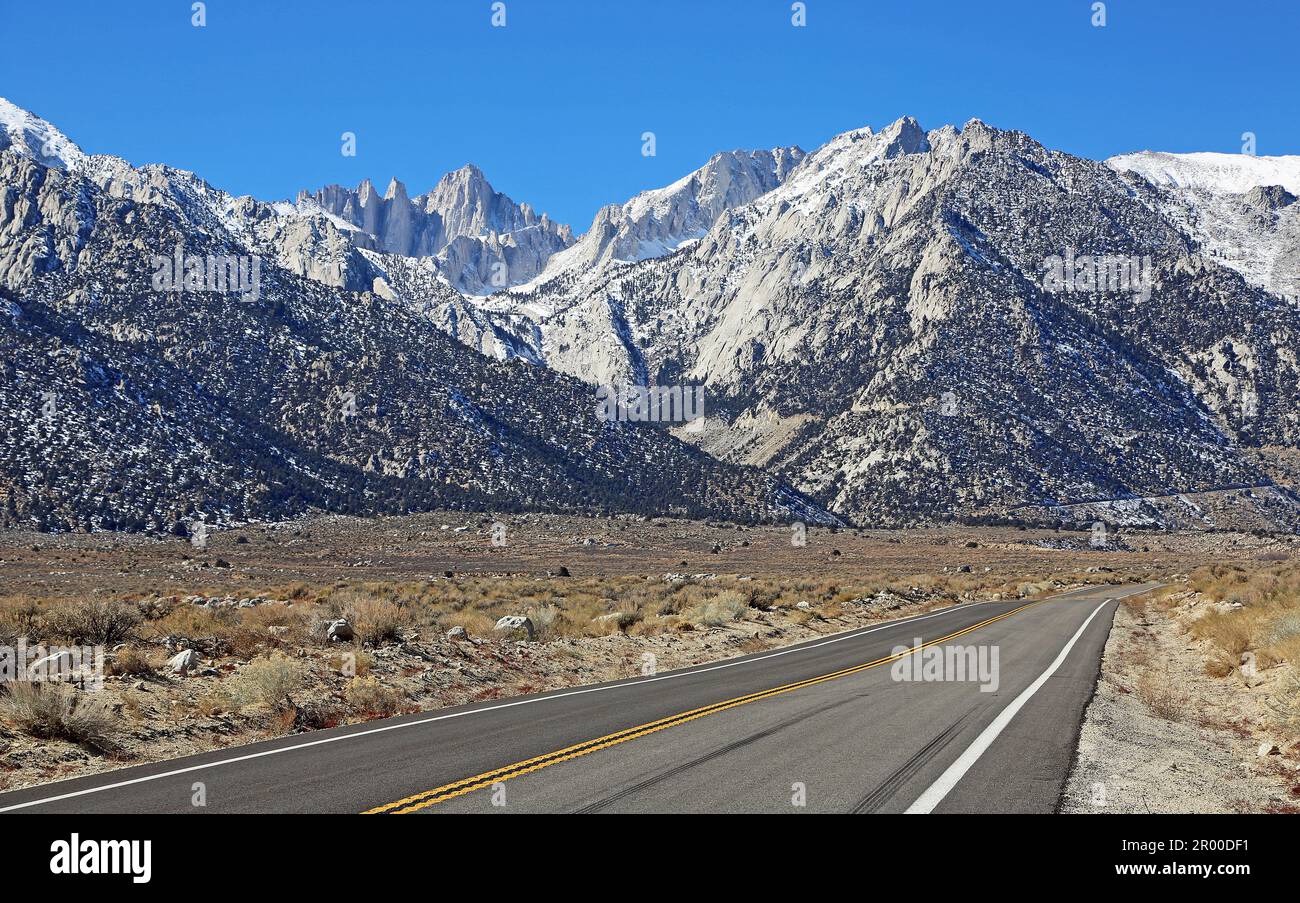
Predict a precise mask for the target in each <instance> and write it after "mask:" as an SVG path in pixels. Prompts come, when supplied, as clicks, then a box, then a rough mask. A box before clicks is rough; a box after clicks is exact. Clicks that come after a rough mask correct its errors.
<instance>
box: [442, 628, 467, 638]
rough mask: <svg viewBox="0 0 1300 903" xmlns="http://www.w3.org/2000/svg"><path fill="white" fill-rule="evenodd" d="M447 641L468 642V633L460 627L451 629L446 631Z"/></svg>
mask: <svg viewBox="0 0 1300 903" xmlns="http://www.w3.org/2000/svg"><path fill="white" fill-rule="evenodd" d="M447 639H449V640H468V639H469V631H468V630H466V629H465V628H464V627H460V626H456V627H453V628H452V629H451V630H448V631H447Z"/></svg>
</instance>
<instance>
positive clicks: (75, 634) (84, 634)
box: [50, 599, 141, 646]
mask: <svg viewBox="0 0 1300 903" xmlns="http://www.w3.org/2000/svg"><path fill="white" fill-rule="evenodd" d="M140 621H141V617H140V612H139V610H138V609H137V608H136V607H135V606H133V605H127V604H126V603H125V602H113V601H110V600H107V599H86V600H83V601H80V602H73V603H71V604H68V605H64V606H61V607H60V608H58V609H56V610H54V611H53V612H51V616H50V627H51V629H52V630H53V631H54V633H55V634H56V635H58V636H61V637H63V638H65V639H67V640H69V641H71V642H73V643H85V644H89V645H94V646H114V645H116V644H118V643H121V642H123V641H125V640H129V639H131V638H132V637H133V636H134V635H135V629H136V627H138V626H139V624H140Z"/></svg>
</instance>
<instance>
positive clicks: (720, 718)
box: [0, 585, 1153, 814]
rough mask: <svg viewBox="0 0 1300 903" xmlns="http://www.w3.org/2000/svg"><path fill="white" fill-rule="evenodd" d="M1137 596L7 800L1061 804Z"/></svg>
mask: <svg viewBox="0 0 1300 903" xmlns="http://www.w3.org/2000/svg"><path fill="white" fill-rule="evenodd" d="M1152 586H1153V585H1152ZM1150 588H1152V587H1151V586H1123V587H1101V588H1088V589H1084V590H1076V591H1073V592H1069V593H1064V594H1061V595H1058V596H1054V597H1051V598H1048V599H1045V600H1043V601H1039V602H1033V603H1028V604H1026V603H1025V602H1023V601H1017V602H985V603H979V604H969V605H960V606H956V607H953V608H948V609H944V610H942V611H937V612H932V613H930V614H925V615H918V616H915V617H911V618H905V619H903V620H900V621H895V622H889V623H885V624H880V625H877V626H874V627H868V628H863V629H861V630H856V631H851V632H849V633H845V634H839V635H836V636H832V637H823V638H821V639H818V640H812V641H809V642H807V643H803V644H800V645H798V646H792V647H788V648H785V649H778V650H772V651H769V652H764V653H759V654H756V655H751V656H746V657H744V658H739V659H730V660H727V661H724V662H719V663H716V664H713V665H702V666H700V667H697V668H691V669H686V670H683V671H673V672H668V673H664V674H659V675H655V676H652V677H642V678H637V679H633V680H627V681H622V682H618V683H610V684H599V685H594V686H590V687H579V688H575V689H571V690H561V691H557V692H553V693H547V694H541V695H536V696H526V697H519V698H516V699H508V700H497V701H492V702H487V703H480V704H476V705H471V706H460V707H456V708H450V709H442V710H439V711H437V712H429V713H423V714H418V715H408V716H402V717H398V718H390V719H387V720H384V721H371V722H368V723H366V724H362V725H354V726H351V727H346V728H336V729H331V730H326V731H318V732H315V733H310V734H300V735H296V736H293V737H285V738H282V739H279V740H272V741H267V742H263V743H255V744H250V745H248V746H243V747H238V748H233V749H225V750H221V751H219V752H213V753H208V754H204V755H201V756H191V757H187V758H183V759H174V760H171V761H167V762H160V763H154V764H151V765H143V766H138V767H135V768H129V769H123V770H119V771H115V772H111V773H108V774H102V775H96V776H92V777H86V778H78V779H75V780H70V781H62V782H59V783H55V784H46V785H44V786H42V787H36V788H30V789H27V790H19V791H14V792H10V793H6V794H0V813H22V812H61V813H152V812H172V813H185V812H192V813H223V812H245V813H249V812H251V813H264V812H331V813H360V812H372V813H375V814H381V813H382V814H408V813H413V812H420V813H428V814H436V813H452V812H483V813H500V814H505V813H513V812H774V813H775V812H791V813H800V812H852V813H867V812H907V811H910V812H915V813H926V812H938V813H944V812H1040V813H1046V812H1052V811H1053V810H1054V809H1055V807H1056V804H1057V801H1058V799H1059V797H1060V794H1061V788H1062V786H1063V785H1064V782H1065V780H1066V777H1067V775H1068V772H1069V768H1070V762H1071V757H1072V756H1073V753H1074V748H1075V743H1076V741H1077V738H1078V734H1079V725H1080V722H1081V719H1082V716H1083V711H1084V708H1085V707H1086V705H1087V703H1088V700H1089V699H1090V698H1091V696H1092V692H1093V688H1094V687H1095V685H1096V680H1097V674H1098V670H1099V666H1100V659H1101V652H1102V649H1103V647H1104V646H1105V643H1106V637H1107V635H1108V633H1109V631H1110V626H1111V622H1112V620H1113V617H1114V612H1115V606H1116V605H1117V604H1118V600H1119V599H1122V598H1123V597H1125V596H1127V595H1131V594H1134V593H1138V592H1142V591H1144V590H1146V589H1150ZM918 639H920V641H921V644H922V646H921V648H919V649H916V648H914V647H915V646H916V643H917V640H918ZM900 647H907V651H905V652H900V651H899V650H900ZM936 662H937V663H936ZM981 664H983V666H984V669H983V671H981V669H980V667H979V666H980V665H981ZM904 678H911V679H904ZM199 784H201V785H202V788H201V790H202V794H203V795H204V796H205V797H206V806H204V807H198V806H195V805H194V802H193V800H194V798H195V796H196V794H197V793H198V792H199V790H200V788H199V787H198V786H196V785H199Z"/></svg>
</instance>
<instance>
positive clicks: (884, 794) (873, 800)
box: [849, 709, 975, 815]
mask: <svg viewBox="0 0 1300 903" xmlns="http://www.w3.org/2000/svg"><path fill="white" fill-rule="evenodd" d="M974 713H975V710H974V709H971V710H969V711H967V712H966V714H965V715H962V716H961V717H960V718H958V719H957V720H956V721H954V722H953V723H952V724H950V725H948V726H947V727H946V728H944V729H943V730H942V731H941V732H940V733H939V734H938V735H937V736H936V737H934V738H933V739H932V740H930V742H928V743H926V744H925V745H924V746H922V747H921V748H920V749H918V750H917V751H916V752H914V753H912V755H911V757H909V758H908V760H907V761H906V762H904V763H903V764H902V765H900V766H899V767H898V770H897V771H895V772H894V773H893V774H891V775H890V776H889V777H887V778H885V780H884V782H883V783H881V784H880V785H879V786H878V787H876V788H875V789H874V790H872V791H870V792H869V793H867V794H866V795H865V796H863V797H862V798H861V799H860V800H858V801H857V803H856V804H854V806H853V808H852V809H850V810H849V812H850V813H851V814H853V815H862V814H864V813H867V812H875V811H876V810H877V809H879V808H880V807H881V806H882V805H884V803H885V802H887V801H888V800H889V798H890V797H892V796H893V795H894V794H895V793H897V792H898V789H899V788H900V787H902V786H903V784H905V783H906V782H907V781H908V780H909V779H910V778H911V777H912V775H914V774H916V773H917V772H918V771H920V770H921V767H922V766H924V765H925V763H927V762H929V761H930V760H931V759H933V758H934V757H935V756H936V755H938V753H939V751H940V750H941V749H943V748H944V747H945V746H947V745H948V741H949V740H951V739H952V738H953V735H954V734H956V733H957V729H958V728H960V727H961V726H962V724H963V723H965V722H966V720H967V719H969V718H970V716H971V715H973V714H974Z"/></svg>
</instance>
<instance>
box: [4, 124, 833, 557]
mask: <svg viewBox="0 0 1300 903" xmlns="http://www.w3.org/2000/svg"><path fill="white" fill-rule="evenodd" d="M24 128H26V126H25V127H24ZM35 133H36V134H43V133H42V132H39V131H37V132H35ZM48 159H49V157H48V155H47V156H46V157H38V156H37V155H36V154H34V153H32V149H31V148H30V147H29V146H28V145H27V143H26V142H24V143H23V144H22V145H21V146H9V147H7V148H6V149H5V150H0V347H3V349H4V353H3V355H2V356H0V448H2V449H3V455H2V456H0V497H3V507H0V522H4V523H6V524H10V525H13V524H21V525H25V526H36V527H39V528H42V529H53V530H66V529H131V530H136V529H147V530H155V531H158V530H175V531H178V532H180V531H183V530H184V529H186V527H185V524H186V522H188V521H189V520H190V519H192V518H203V519H206V520H207V522H209V523H214V522H225V521H230V520H242V519H245V518H277V517H284V516H290V515H294V514H296V513H299V512H302V511H304V510H308V509H323V510H328V511H341V512H361V513H364V512H403V511H415V510H428V509H431V508H457V509H470V510H491V509H533V510H556V511H563V510H568V511H637V512H642V513H647V514H649V513H659V514H668V513H680V514H686V515H691V516H710V517H724V518H729V519H740V520H751V519H768V518H772V519H782V520H784V519H800V520H810V521H814V522H833V519H832V518H829V517H828V516H827V515H826V514H825V513H824V512H822V511H821V510H820V509H819V508H817V507H816V506H815V505H812V504H811V503H809V502H808V501H807V500H806V499H804V498H803V497H801V496H800V495H799V494H798V493H795V492H793V491H791V490H790V489H789V488H788V487H785V486H783V485H781V484H780V483H779V481H778V480H776V479H775V478H773V477H771V476H769V475H766V474H764V473H762V472H760V471H757V470H754V469H751V468H744V467H737V466H734V465H730V464H727V463H725V462H722V461H719V460H717V459H714V458H712V457H710V456H708V455H706V454H704V453H703V452H701V451H698V450H696V449H694V448H692V447H690V446H688V445H686V444H684V443H681V442H679V441H678V440H676V439H674V438H672V437H671V436H670V435H668V434H667V433H666V432H665V431H663V430H659V429H648V428H638V427H637V426H635V425H632V424H627V423H619V422H609V421H605V420H602V419H600V418H598V417H597V416H596V414H595V410H594V400H593V393H592V391H591V388H590V387H589V386H587V385H585V384H583V383H582V382H580V381H578V380H575V379H573V378H571V377H567V376H564V375H563V374H559V373H556V372H554V371H551V370H549V369H546V368H543V367H535V366H533V367H530V366H527V365H524V364H522V363H519V362H515V363H501V362H498V361H495V360H492V359H489V358H487V357H484V356H483V355H480V354H478V353H476V352H474V351H472V350H470V349H468V348H466V347H464V346H463V345H462V344H460V343H459V342H456V341H454V340H453V339H451V338H449V337H448V336H447V335H446V334H445V333H444V332H443V330H442V329H441V328H440V326H439V324H437V323H435V322H433V321H432V320H431V319H430V318H429V317H428V316H425V315H424V314H423V313H422V312H420V311H419V310H417V309H415V308H414V307H413V306H412V305H410V304H409V303H407V302H406V301H404V300H401V299H396V298H393V299H390V298H387V297H384V296H382V295H380V294H375V293H374V292H371V291H359V292H357V291H349V290H347V289H345V288H342V287H339V286H337V285H333V284H328V283H329V280H327V279H319V278H314V277H312V275H311V274H301V273H298V272H295V271H294V270H292V269H291V268H289V267H287V266H285V265H282V263H280V262H279V261H278V260H277V259H274V258H272V257H270V256H267V257H262V256H260V255H261V254H262V247H263V243H264V242H266V241H268V240H269V239H268V235H270V234H271V231H268V230H270V229H271V226H275V225H276V224H279V226H276V228H279V227H280V226H283V225H284V223H291V222H295V221H297V220H298V219H304V218H305V219H306V220H308V221H310V222H311V223H313V224H323V225H321V228H330V229H335V230H336V231H338V227H336V226H334V225H333V224H332V221H331V220H330V219H329V216H332V214H328V215H326V214H325V213H323V212H322V213H321V214H319V215H317V214H311V215H306V216H304V215H303V214H300V213H297V212H281V211H280V210H279V209H277V207H276V206H274V205H267V204H262V203H260V202H256V201H252V199H246V200H235V199H230V197H229V196H228V195H225V194H223V193H221V192H217V191H215V190H213V189H211V188H210V187H208V186H206V185H205V183H203V182H202V181H201V180H198V179H197V178H195V177H193V176H191V175H189V174H186V173H180V172H178V171H176V170H171V169H168V168H165V167H141V168H139V169H132V168H131V167H129V166H127V165H126V164H125V163H123V162H122V161H116V162H114V161H112V160H95V159H94V158H86V162H85V163H84V165H83V163H82V161H80V160H78V159H77V158H75V157H72V156H71V155H68V157H67V158H66V159H67V160H69V161H70V162H72V163H74V164H76V165H65V166H61V167H50V166H46V165H45V163H44V162H43V161H44V160H48ZM60 159H61V160H62V159H65V158H64V157H61V158H60ZM110 172H111V178H110V177H109V176H108V175H106V174H108V173H110ZM232 200H233V203H232ZM277 234H278V233H277ZM347 247H348V248H351V245H350V244H348V245H347ZM299 248H300V249H305V250H303V253H304V254H306V255H307V256H308V257H310V256H311V254H312V249H311V248H312V246H309V245H299ZM352 252H353V253H358V252H356V251H355V249H352ZM173 255H181V256H180V261H181V262H180V263H179V264H178V265H177V266H176V267H175V269H171V264H170V259H171V258H172V256H173ZM160 261H161V264H160ZM222 261H236V262H237V263H238V266H237V267H235V268H234V269H232V270H230V271H229V272H230V273H231V274H232V276H231V278H232V279H233V278H234V276H233V274H234V273H236V272H237V273H238V274H239V277H240V285H239V290H238V291H234V290H227V289H228V286H227V285H224V284H222V283H219V282H218V281H217V278H216V277H215V276H214V275H213V273H214V272H215V268H216V267H218V266H224V264H223V263H221V262H222ZM361 262H362V264H365V265H367V266H368V263H367V262H366V261H365V259H364V258H361ZM165 271H169V272H170V273H171V274H172V275H168V276H167V278H166V280H165V281H160V273H162V272H165ZM250 274H251V277H252V282H251V283H247V284H246V283H245V282H244V281H243V280H244V277H245V276H248V275H250ZM225 278H226V277H225V276H222V277H221V279H223V280H224V279H225ZM182 279H183V280H184V281H181V280H182ZM173 280H174V281H173ZM246 289H251V290H248V291H246Z"/></svg>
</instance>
